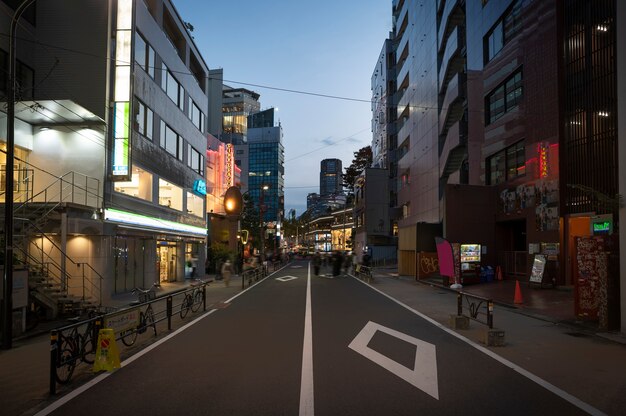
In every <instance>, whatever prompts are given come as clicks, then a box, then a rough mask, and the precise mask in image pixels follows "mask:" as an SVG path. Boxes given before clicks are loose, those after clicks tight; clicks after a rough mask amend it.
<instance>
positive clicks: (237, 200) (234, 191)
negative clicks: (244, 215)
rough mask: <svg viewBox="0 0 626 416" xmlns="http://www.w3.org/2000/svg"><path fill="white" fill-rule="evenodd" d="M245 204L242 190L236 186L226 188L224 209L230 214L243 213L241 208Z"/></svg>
mask: <svg viewBox="0 0 626 416" xmlns="http://www.w3.org/2000/svg"><path fill="white" fill-rule="evenodd" d="M242 205H243V199H242V197H241V191H240V190H239V188H238V187H236V186H231V187H230V188H228V189H227V190H226V193H225V194H224V211H226V214H228V215H239V214H241V208H242Z"/></svg>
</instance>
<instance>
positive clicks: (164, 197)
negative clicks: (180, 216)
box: [159, 178, 183, 211]
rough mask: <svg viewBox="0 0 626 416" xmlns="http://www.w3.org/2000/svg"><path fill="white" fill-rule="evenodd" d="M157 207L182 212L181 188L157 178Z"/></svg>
mask: <svg viewBox="0 0 626 416" xmlns="http://www.w3.org/2000/svg"><path fill="white" fill-rule="evenodd" d="M159 205H163V206H165V207H169V208H172V209H175V210H177V211H182V210H183V188H181V187H179V186H176V185H174V184H172V183H170V182H168V181H166V180H164V179H160V178H159Z"/></svg>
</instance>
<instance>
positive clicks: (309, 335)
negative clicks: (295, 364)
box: [300, 263, 314, 416]
mask: <svg viewBox="0 0 626 416" xmlns="http://www.w3.org/2000/svg"><path fill="white" fill-rule="evenodd" d="M312 328H313V325H312V318H311V264H310V263H309V267H308V273H307V281H306V310H305V313H304V342H303V345H302V378H301V379H300V416H313V415H314V406H313V332H312Z"/></svg>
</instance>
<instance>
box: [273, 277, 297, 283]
mask: <svg viewBox="0 0 626 416" xmlns="http://www.w3.org/2000/svg"><path fill="white" fill-rule="evenodd" d="M293 279H297V277H296V276H282V277H277V278H276V280H280V281H281V282H288V281H290V280H293Z"/></svg>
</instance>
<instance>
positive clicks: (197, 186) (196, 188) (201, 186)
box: [193, 179, 206, 196]
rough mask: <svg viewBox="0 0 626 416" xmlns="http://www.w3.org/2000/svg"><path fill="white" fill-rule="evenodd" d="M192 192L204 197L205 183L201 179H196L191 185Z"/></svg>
mask: <svg viewBox="0 0 626 416" xmlns="http://www.w3.org/2000/svg"><path fill="white" fill-rule="evenodd" d="M193 192H194V193H196V194H198V195H200V196H204V195H206V182H204V181H203V180H202V179H196V181H195V182H194V183H193Z"/></svg>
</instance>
